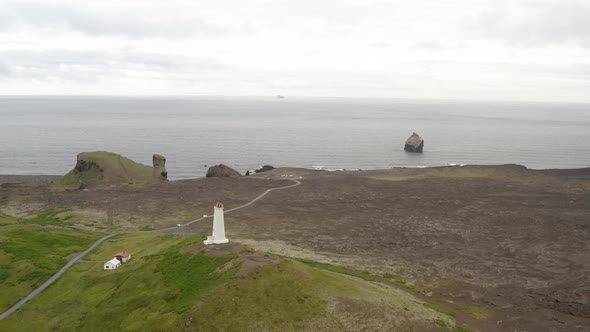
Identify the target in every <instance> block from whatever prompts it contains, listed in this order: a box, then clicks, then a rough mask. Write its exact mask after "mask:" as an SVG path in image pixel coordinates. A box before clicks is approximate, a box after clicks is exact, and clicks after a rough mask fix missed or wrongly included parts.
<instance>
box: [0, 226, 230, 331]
mask: <svg viewBox="0 0 590 332" xmlns="http://www.w3.org/2000/svg"><path fill="white" fill-rule="evenodd" d="M113 239H114V241H110V242H109V240H111V239H109V240H108V241H105V243H104V248H102V247H103V245H101V246H99V250H98V251H96V252H94V254H95V255H99V256H100V255H102V254H103V253H110V255H112V252H113V251H114V250H115V249H118V248H121V247H124V248H133V249H132V250H133V252H135V254H133V253H132V256H133V258H132V259H131V260H130V261H129V262H128V263H126V264H123V265H122V266H121V267H119V268H118V269H116V270H113V271H104V270H103V269H102V263H77V264H75V265H74V266H73V267H72V268H71V269H70V270H69V271H68V272H66V273H65V274H64V276H63V277H61V278H60V279H58V281H56V283H55V284H54V285H52V286H51V287H49V288H48V289H47V290H45V291H44V292H43V293H41V294H40V295H39V296H38V297H37V298H35V299H34V300H32V301H30V302H29V303H27V305H26V306H25V307H23V308H22V309H21V310H19V311H18V312H17V313H15V314H13V315H11V316H10V317H8V318H7V319H5V320H3V321H0V330H2V331H4V330H6V331H51V330H59V331H105V330H106V331H108V330H112V331H121V330H141V331H150V330H158V331H160V330H167V329H166V326H167V324H171V323H172V322H174V321H175V320H177V319H178V317H179V314H178V312H182V311H185V310H187V309H188V308H190V307H191V306H192V305H193V304H194V303H195V302H197V301H198V300H199V299H201V298H202V297H203V296H205V295H207V294H208V293H209V292H211V291H212V290H214V289H215V288H216V287H217V286H219V285H220V284H222V283H224V282H226V281H228V280H230V279H231V278H232V276H233V272H234V270H232V269H230V270H228V271H225V272H215V270H217V268H219V267H221V266H223V265H224V264H225V263H226V262H228V261H229V260H231V259H233V258H234V257H235V255H231V254H230V255H226V256H222V257H208V256H205V255H193V254H191V253H180V252H179V249H180V248H182V247H184V246H186V245H188V244H193V243H195V242H200V241H202V238H201V237H191V238H186V237H180V236H173V235H168V234H158V233H145V234H142V233H138V234H127V235H121V236H117V237H115V238H113ZM158 242H159V243H158ZM154 246H155V247H157V249H154ZM158 249H159V250H158ZM154 251H156V252H154ZM111 257H112V256H111ZM107 258H110V257H107ZM123 312H124V314H122V313H123ZM41 317H43V318H41Z"/></svg>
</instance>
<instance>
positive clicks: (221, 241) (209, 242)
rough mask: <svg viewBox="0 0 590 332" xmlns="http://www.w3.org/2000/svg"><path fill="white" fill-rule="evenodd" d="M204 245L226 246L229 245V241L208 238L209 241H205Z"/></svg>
mask: <svg viewBox="0 0 590 332" xmlns="http://www.w3.org/2000/svg"><path fill="white" fill-rule="evenodd" d="M203 243H204V244H206V245H209V244H224V243H229V240H228V239H215V238H213V236H207V240H205V241H203Z"/></svg>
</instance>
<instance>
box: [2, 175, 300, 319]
mask: <svg viewBox="0 0 590 332" xmlns="http://www.w3.org/2000/svg"><path fill="white" fill-rule="evenodd" d="M287 180H289V181H293V182H295V183H294V184H291V185H288V186H283V187H277V188H271V189H267V190H266V191H264V192H263V193H262V194H260V195H258V196H257V197H256V198H254V199H253V200H251V201H250V202H248V203H246V204H244V205H240V206H238V207H235V208H232V209H229V210H226V211H225V213H229V212H232V211H236V210H239V209H243V208H245V207H248V206H250V205H252V204H254V203H255V202H256V201H258V200H260V199H261V198H263V197H264V196H266V195H267V194H268V193H270V192H272V191H275V190H283V189H288V188H292V187H296V186H298V185H300V184H301V182H299V181H297V180H293V179H287ZM212 217H213V216H207V217H201V218H198V219H195V220H191V221H189V222H187V223H185V224H182V226H189V225H192V224H194V223H196V222H199V221H201V220H204V219H207V218H212ZM177 227H178V226H171V227H166V228H162V229H157V230H153V231H144V232H162V231H167V230H172V229H176V228H177ZM122 234H124V233H122ZM115 235H117V234H109V235H106V236H104V237H102V238H100V239H98V240H96V242H94V243H93V244H92V245H91V246H90V247H88V249H86V250H84V251H83V252H82V253H80V254H79V255H78V256H76V257H75V258H74V259H72V260H70V261H69V262H68V263H67V264H66V265H64V266H63V267H62V268H61V269H60V270H59V271H57V272H56V273H55V274H54V275H52V276H51V278H49V279H47V281H45V282H44V283H43V284H42V285H41V286H39V287H37V288H36V289H34V290H33V291H32V292H31V293H29V294H28V295H27V296H25V297H23V298H22V299H20V300H19V301H18V302H16V303H15V304H14V305H13V306H12V307H10V308H9V309H8V310H6V311H4V312H3V313H1V314H0V320H3V319H4V318H6V317H8V316H9V315H10V314H12V313H13V312H15V311H16V310H18V309H19V308H20V307H22V306H23V305H24V304H25V303H27V302H28V301H29V300H31V299H33V298H34V297H35V296H37V295H39V294H40V293H41V292H42V291H44V290H45V289H46V288H47V287H49V285H51V284H52V283H54V282H55V281H56V280H57V279H58V278H59V277H61V276H62V275H63V274H64V273H65V272H66V271H67V270H68V269H69V268H70V267H72V265H74V264H75V263H77V262H78V261H80V260H81V259H82V258H84V256H86V255H87V254H88V253H89V252H91V251H92V250H94V248H96V247H97V246H98V245H99V244H101V243H103V242H104V241H105V240H107V239H109V238H111V237H113V236H115Z"/></svg>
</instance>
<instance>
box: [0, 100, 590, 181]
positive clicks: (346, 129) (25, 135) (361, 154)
mask: <svg viewBox="0 0 590 332" xmlns="http://www.w3.org/2000/svg"><path fill="white" fill-rule="evenodd" d="M413 131H416V132H417V133H419V134H420V135H421V136H422V137H423V138H424V139H425V148H424V153H422V154H411V153H406V152H404V151H403V146H404V142H405V140H406V138H407V137H408V136H410V135H411V134H412V132H413ZM96 150H106V151H112V152H116V153H120V154H122V155H124V156H127V157H129V158H131V159H134V160H136V161H139V162H142V163H145V164H148V165H151V157H152V154H153V153H161V154H163V155H165V156H166V158H167V160H168V161H167V165H166V166H167V169H168V172H169V176H170V178H172V179H180V178H189V177H200V176H204V174H205V173H206V170H207V168H206V167H205V165H209V166H211V165H214V164H218V163H225V164H227V165H230V166H232V167H234V168H236V169H237V170H239V171H241V172H245V171H246V170H247V169H254V168H257V167H259V166H260V165H264V164H271V165H274V166H295V167H307V168H312V167H317V168H329V169H341V168H345V169H375V168H388V167H392V166H440V165H448V164H450V163H455V164H504V163H516V164H522V165H525V166H527V167H530V168H537V169H539V168H579V167H589V166H590V105H575V104H537V103H491V102H490V103H486V102H448V101H445V102H443V101H440V102H434V101H428V102H424V101H410V100H362V99H321V98H316V99H312V98H289V97H287V98H285V99H276V98H98V97H97V98H94V97H84V98H82V97H75V98H73V97H59V98H58V97H54V98H41V97H18V98H17V97H4V98H0V174H64V173H66V172H67V171H69V170H70V169H72V168H73V166H74V164H75V161H76V155H77V154H78V153H79V152H82V151H96Z"/></svg>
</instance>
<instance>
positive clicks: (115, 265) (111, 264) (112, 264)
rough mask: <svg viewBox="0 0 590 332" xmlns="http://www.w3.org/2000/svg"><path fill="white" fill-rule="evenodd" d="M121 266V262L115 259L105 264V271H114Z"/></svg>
mask: <svg viewBox="0 0 590 332" xmlns="http://www.w3.org/2000/svg"><path fill="white" fill-rule="evenodd" d="M119 266H121V262H120V261H119V260H118V259H117V258H113V259H111V260H110V261H108V262H106V263H104V269H105V270H114V269H116V268H118V267H119Z"/></svg>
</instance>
